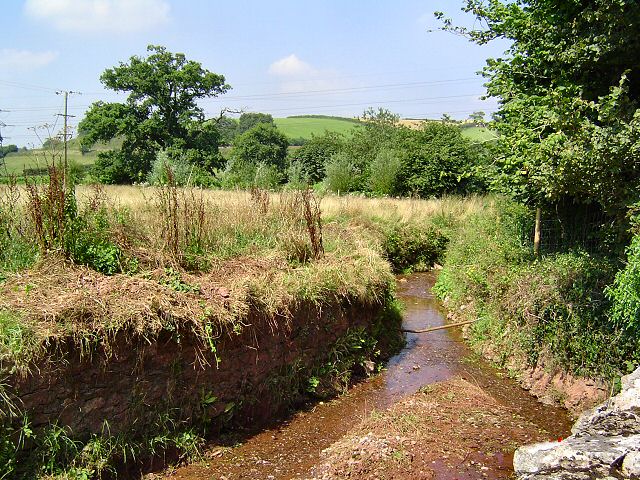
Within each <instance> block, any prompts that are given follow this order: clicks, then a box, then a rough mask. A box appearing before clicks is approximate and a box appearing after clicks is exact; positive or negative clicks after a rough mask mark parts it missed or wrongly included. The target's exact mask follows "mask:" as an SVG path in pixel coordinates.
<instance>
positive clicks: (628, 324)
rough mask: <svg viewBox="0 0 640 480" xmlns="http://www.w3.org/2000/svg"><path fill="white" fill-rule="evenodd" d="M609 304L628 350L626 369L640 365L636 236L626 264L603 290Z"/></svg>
mask: <svg viewBox="0 0 640 480" xmlns="http://www.w3.org/2000/svg"><path fill="white" fill-rule="evenodd" d="M606 295H607V298H609V299H610V300H611V302H612V306H611V311H610V316H611V322H612V323H613V324H614V325H615V327H616V329H617V331H618V332H619V334H620V335H621V337H622V341H623V342H625V343H626V344H627V345H628V347H629V357H628V365H627V367H628V368H629V369H631V368H633V367H635V366H637V365H638V364H640V350H638V348H637V345H639V344H640V236H639V235H636V236H635V237H634V239H633V241H632V242H631V245H630V246H629V248H628V250H627V264H626V266H625V267H624V268H623V269H622V270H620V271H619V272H618V273H617V274H616V277H615V281H614V282H613V285H611V286H610V287H609V288H607V290H606Z"/></svg>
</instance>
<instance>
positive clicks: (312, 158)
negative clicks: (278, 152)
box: [293, 132, 345, 183]
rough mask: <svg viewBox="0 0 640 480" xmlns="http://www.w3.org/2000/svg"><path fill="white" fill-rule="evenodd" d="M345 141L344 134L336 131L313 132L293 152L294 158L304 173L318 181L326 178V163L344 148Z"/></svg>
mask: <svg viewBox="0 0 640 480" xmlns="http://www.w3.org/2000/svg"><path fill="white" fill-rule="evenodd" d="M344 143H345V138H344V136H343V135H341V134H339V133H336V132H325V133H324V134H323V135H313V134H312V135H311V139H310V140H308V141H307V142H306V143H305V144H304V145H303V146H302V148H299V149H298V150H296V151H295V152H294V153H293V159H294V161H295V162H296V163H299V164H300V165H301V167H302V171H303V173H304V175H305V176H306V177H308V178H309V179H310V181H311V182H312V183H316V182H319V181H321V180H322V179H323V178H324V176H325V164H326V163H327V161H328V160H329V159H330V158H331V157H332V156H333V155H335V154H336V153H338V152H339V151H340V150H341V149H342V148H343V146H344Z"/></svg>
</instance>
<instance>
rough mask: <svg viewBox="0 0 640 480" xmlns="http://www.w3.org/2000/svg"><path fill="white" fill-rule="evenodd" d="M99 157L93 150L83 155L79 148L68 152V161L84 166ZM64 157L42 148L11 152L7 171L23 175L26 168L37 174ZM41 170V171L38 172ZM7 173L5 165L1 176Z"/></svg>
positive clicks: (29, 171)
mask: <svg viewBox="0 0 640 480" xmlns="http://www.w3.org/2000/svg"><path fill="white" fill-rule="evenodd" d="M96 158H97V152H95V151H92V152H89V153H87V154H85V155H82V154H81V153H80V152H79V151H78V150H69V151H68V152H67V161H68V162H70V163H76V164H78V165H82V166H88V165H93V164H94V162H95V161H96ZM54 159H55V161H56V162H57V161H59V160H61V159H62V153H57V152H56V154H55V155H51V153H50V152H49V151H46V150H42V149H33V150H27V151H26V152H23V151H20V152H16V153H10V154H9V155H7V156H6V157H5V159H4V160H5V164H6V173H9V174H15V175H22V174H23V172H25V170H26V171H27V173H29V174H31V175H37V174H38V173H41V172H42V171H43V170H44V169H46V168H47V164H51V162H52V161H53V160H54ZM38 171H39V172H38ZM4 174H5V167H4V166H3V167H2V168H0V176H2V175H4Z"/></svg>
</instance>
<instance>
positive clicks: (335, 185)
mask: <svg viewBox="0 0 640 480" xmlns="http://www.w3.org/2000/svg"><path fill="white" fill-rule="evenodd" d="M325 170H326V175H327V176H326V178H325V182H326V183H327V187H328V188H329V190H331V191H333V192H337V193H340V192H342V193H347V192H352V191H355V190H358V188H359V186H360V181H361V173H360V171H359V169H358V167H357V166H356V165H355V164H354V162H353V161H352V160H351V158H350V157H349V156H348V155H347V154H345V153H336V154H335V155H333V156H332V157H331V159H330V160H329V161H328V162H327V164H326V167H325Z"/></svg>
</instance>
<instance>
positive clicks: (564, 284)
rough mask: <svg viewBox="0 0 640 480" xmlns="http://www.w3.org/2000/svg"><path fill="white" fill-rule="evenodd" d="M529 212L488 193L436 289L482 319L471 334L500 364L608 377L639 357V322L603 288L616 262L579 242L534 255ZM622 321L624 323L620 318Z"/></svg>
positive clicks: (464, 313) (455, 243) (456, 242)
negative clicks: (542, 365)
mask: <svg viewBox="0 0 640 480" xmlns="http://www.w3.org/2000/svg"><path fill="white" fill-rule="evenodd" d="M533 218H534V214H533V212H531V211H528V210H527V209H525V208H524V207H522V206H519V205H516V204H513V203H510V202H508V201H506V200H500V199H495V200H488V201H487V203H486V205H485V208H483V209H482V210H481V211H479V212H478V213H476V214H474V215H472V216H470V217H469V218H468V220H467V221H466V222H464V224H462V225H461V226H460V228H459V230H458V231H457V232H456V233H455V234H454V235H453V236H452V240H451V243H450V246H449V249H448V251H447V254H446V259H445V262H444V270H443V271H442V273H441V275H440V277H439V279H438V282H437V285H436V291H437V293H438V295H439V296H440V297H441V298H442V299H444V300H445V301H446V303H447V305H448V306H449V308H450V309H452V310H454V311H455V313H456V315H457V316H459V317H462V318H464V319H476V318H477V319H479V320H478V322H477V323H475V324H474V325H473V326H472V327H471V328H470V330H469V332H470V340H471V342H472V343H474V344H476V345H477V346H478V347H479V348H480V347H483V346H484V347H485V350H487V348H486V347H488V349H489V350H491V351H492V352H493V357H494V359H495V360H497V361H498V362H499V363H501V364H503V365H509V366H516V365H519V366H520V367H521V368H526V367H529V366H534V365H536V363H537V362H538V359H540V358H542V357H544V358H545V361H546V362H549V360H550V361H551V364H550V365H547V367H548V368H551V369H553V368H560V369H562V370H565V371H569V372H571V373H573V374H576V375H578V376H586V377H597V378H606V379H611V378H614V377H616V376H618V375H621V374H625V373H627V372H628V371H629V370H630V369H631V368H632V367H633V366H634V365H637V364H638V361H639V358H638V356H637V345H638V343H639V342H640V337H639V336H638V335H639V333H638V331H637V329H634V328H629V326H628V322H629V318H627V320H626V322H624V321H621V320H620V319H614V317H613V315H612V313H611V312H612V308H613V303H612V301H611V299H610V298H609V297H610V296H609V297H608V296H607V295H606V294H605V290H606V288H607V286H609V285H611V284H612V283H613V281H614V276H615V273H616V270H618V269H619V268H620V261H619V259H616V258H611V257H609V256H603V255H597V254H589V253H587V252H585V251H582V250H580V249H570V250H565V251H563V252H560V253H554V254H548V255H543V256H541V257H540V258H535V257H534V256H533V248H532V244H531V242H530V239H529V235H528V234H529V232H531V231H532V228H533V225H532V221H533ZM625 323H627V325H625Z"/></svg>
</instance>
